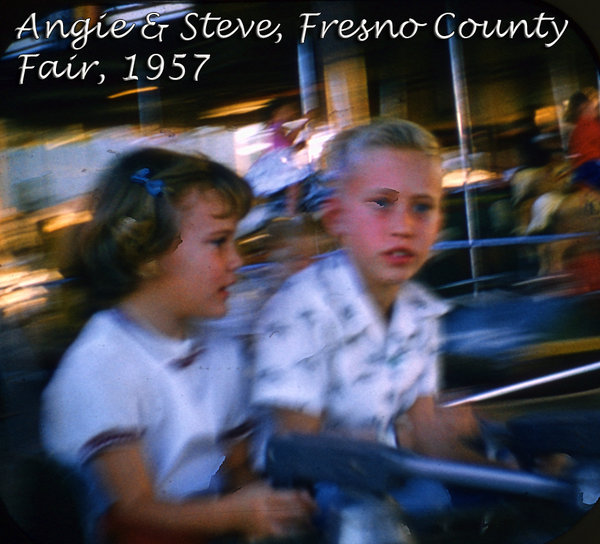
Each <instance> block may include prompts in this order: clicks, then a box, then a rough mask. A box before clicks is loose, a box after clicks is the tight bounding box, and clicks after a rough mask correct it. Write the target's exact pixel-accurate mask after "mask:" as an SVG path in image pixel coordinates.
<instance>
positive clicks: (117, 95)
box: [108, 86, 158, 98]
mask: <svg viewBox="0 0 600 544" xmlns="http://www.w3.org/2000/svg"><path fill="white" fill-rule="evenodd" d="M157 89H158V87H156V86H153V87H140V88H138V89H129V90H128V91H121V92H120V93H115V94H111V95H109V96H108V98H121V97H122V96H128V95H130V94H138V93H147V92H150V91H156V90H157Z"/></svg>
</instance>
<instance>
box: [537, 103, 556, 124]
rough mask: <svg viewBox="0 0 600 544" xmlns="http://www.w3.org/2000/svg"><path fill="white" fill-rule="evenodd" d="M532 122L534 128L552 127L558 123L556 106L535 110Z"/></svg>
mask: <svg viewBox="0 0 600 544" xmlns="http://www.w3.org/2000/svg"><path fill="white" fill-rule="evenodd" d="M534 121H535V124H536V126H538V127H540V126H545V125H553V124H555V123H557V122H558V115H557V112H556V106H546V107H545V108H538V109H537V110H535V117H534Z"/></svg>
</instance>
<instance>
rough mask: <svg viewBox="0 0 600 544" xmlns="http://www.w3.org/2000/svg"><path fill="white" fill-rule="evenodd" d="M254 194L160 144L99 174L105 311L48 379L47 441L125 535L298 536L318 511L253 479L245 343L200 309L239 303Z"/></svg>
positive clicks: (88, 238)
mask: <svg viewBox="0 0 600 544" xmlns="http://www.w3.org/2000/svg"><path fill="white" fill-rule="evenodd" d="M251 196H252V195H251V190H250V189H249V186H248V185H247V183H246V182H245V181H244V180H243V179H241V178H239V177H238V176H237V175H236V174H234V173H233V172H231V171H230V170H228V169H227V168H225V167H224V166H221V165H219V164H217V163H214V162H212V161H210V160H208V159H206V158H200V157H194V156H188V155H183V154H179V153H175V152H172V151H166V150H160V149H152V148H148V149H141V150H138V151H134V152H131V153H129V154H127V155H125V156H123V157H122V158H120V159H118V160H117V162H116V163H115V164H114V166H113V167H112V168H110V169H109V170H108V171H107V172H106V173H105V174H104V176H103V177H102V178H101V180H100V184H99V187H98V190H97V194H96V201H95V205H94V209H93V219H92V221H91V222H90V223H89V224H88V225H87V226H86V229H85V231H84V232H82V233H81V236H80V237H79V240H78V247H77V251H76V253H77V255H78V256H79V268H78V270H79V273H80V274H79V275H80V276H81V277H82V278H83V279H84V280H85V281H86V283H87V284H88V285H89V286H90V288H91V290H92V293H93V295H94V297H95V300H96V301H101V302H103V303H104V304H105V305H106V306H107V309H103V310H99V311H98V312H97V313H95V314H94V315H93V316H92V317H91V319H90V320H89V321H88V323H87V324H86V326H85V327H84V329H83V330H82V332H81V333H80V335H79V337H78V338H77V340H76V341H75V342H74V344H73V345H72V346H71V347H70V348H69V349H68V350H67V352H66V354H65V356H64V358H63V360H62V361H61V364H60V365H59V368H58V369H57V371H56V373H55V375H54V376H53V378H52V380H51V382H50V384H49V385H48V387H47V388H46V390H45V392H44V397H43V414H42V417H43V420H42V421H43V425H42V438H43V441H44V444H45V447H46V448H47V450H48V451H49V452H50V454H51V455H53V456H55V458H57V459H58V460H59V461H61V462H64V463H66V464H68V465H70V466H73V467H77V468H78V469H80V470H81V472H82V475H83V477H84V478H85V480H86V481H87V482H88V483H89V485H90V489H91V491H92V493H91V496H92V497H93V498H94V501H93V502H94V504H93V506H94V508H93V514H94V515H93V516H92V517H93V518H94V519H98V517H99V516H101V519H102V524H98V525H96V527H98V526H102V527H103V528H104V529H103V531H101V532H102V533H104V535H103V536H104V537H106V535H107V534H108V535H109V536H110V537H111V538H113V539H114V540H113V541H116V542H119V543H121V542H126V543H131V542H140V543H141V542H144V543H149V542H161V543H162V542H177V543H182V542H188V541H189V542H195V543H198V542H203V541H206V540H207V539H209V538H211V537H214V536H219V535H242V536H245V537H251V538H257V537H258V538H260V537H264V536H273V535H274V536H279V535H286V534H288V533H290V532H293V531H294V530H296V529H297V528H298V527H299V526H300V525H303V524H304V523H305V521H306V519H307V516H308V514H309V512H310V510H311V508H312V503H311V501H310V499H308V497H306V496H305V495H304V494H302V493H298V492H287V491H286V492H276V491H274V490H272V489H270V488H269V487H268V486H267V485H266V484H262V483H250V481H251V474H250V471H249V470H246V455H245V437H246V436H247V434H248V430H249V422H248V421H247V417H248V413H247V410H246V402H245V401H246V391H245V383H246V382H247V376H245V375H244V368H243V362H242V361H243V357H242V352H241V349H240V346H239V345H238V344H237V342H236V340H235V339H234V338H230V339H224V338H223V336H222V334H221V335H217V334H216V330H215V329H211V327H210V326H209V325H208V322H207V321H204V322H203V321H201V319H198V318H218V317H221V316H223V315H224V314H225V312H226V301H227V297H228V288H229V287H230V286H231V285H232V284H233V283H234V281H235V271H236V268H238V267H239V266H240V264H241V261H240V258H239V256H238V254H237V251H236V246H235V241H234V231H235V227H236V223H237V221H238V220H239V219H240V218H241V217H242V216H243V215H245V213H246V212H247V211H248V208H249V206H250V201H251ZM246 484H249V485H246ZM98 533H99V531H96V536H98Z"/></svg>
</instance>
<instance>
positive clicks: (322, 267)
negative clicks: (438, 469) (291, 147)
mask: <svg viewBox="0 0 600 544" xmlns="http://www.w3.org/2000/svg"><path fill="white" fill-rule="evenodd" d="M446 311H447V306H446V304H445V303H444V302H442V301H441V300H438V299H436V298H435V297H434V296H433V295H432V294H430V293H428V292H427V291H426V290H425V289H424V288H423V287H421V286H419V285H418V284H417V283H414V282H406V283H405V284H403V286H402V288H401V290H400V293H399V295H398V297H397V299H396V301H395V303H394V308H393V314H392V318H391V322H390V323H389V324H386V323H385V322H384V320H383V318H382V316H381V313H380V312H379V311H378V310H377V309H376V307H375V306H374V302H373V301H372V299H371V297H370V296H369V295H368V294H367V293H366V292H365V289H364V287H363V283H362V281H361V279H360V277H359V275H358V273H357V271H356V269H355V267H354V266H353V264H352V262H351V260H350V259H349V257H348V256H347V255H346V253H345V252H343V251H338V252H335V253H333V254H331V255H329V256H327V257H326V258H324V259H322V260H320V261H317V262H316V263H315V264H313V265H311V266H310V267H308V268H306V269H305V270H303V271H301V272H299V273H298V274H296V275H295V276H292V277H291V278H290V279H289V280H288V281H287V282H286V283H285V284H284V285H283V287H282V288H281V289H280V290H279V292H278V293H277V294H275V295H274V296H273V297H272V298H271V299H270V300H269V302H268V303H267V304H266V306H265V308H264V311H263V313H262V315H261V316H260V318H259V320H258V329H257V334H256V346H255V350H256V351H255V357H256V360H255V366H256V368H255V376H254V386H253V391H252V401H253V403H255V404H256V405H258V406H263V407H264V406H266V407H270V408H287V409H291V410H296V411H302V412H305V413H308V414H311V415H318V416H321V417H323V418H324V428H325V430H332V431H341V432H348V433H357V434H360V433H364V434H369V435H375V436H376V437H378V438H379V439H380V440H381V441H383V442H386V443H393V441H394V438H393V422H394V420H395V418H396V417H397V416H398V415H400V414H402V413H403V412H405V411H406V410H408V409H409V408H410V407H411V406H412V404H413V403H414V402H415V400H416V399H417V398H418V397H421V396H429V395H433V394H435V393H436V392H437V390H438V382H439V370H438V355H439V346H440V334H439V328H440V325H439V323H440V320H439V317H440V316H441V315H442V314H443V313H445V312H446Z"/></svg>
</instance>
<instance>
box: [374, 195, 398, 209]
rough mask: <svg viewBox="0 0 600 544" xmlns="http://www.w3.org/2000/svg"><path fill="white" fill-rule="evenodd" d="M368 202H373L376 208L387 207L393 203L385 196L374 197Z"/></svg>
mask: <svg viewBox="0 0 600 544" xmlns="http://www.w3.org/2000/svg"><path fill="white" fill-rule="evenodd" d="M370 202H372V203H373V204H375V205H376V206H377V207H378V208H389V207H390V206H391V205H392V204H393V202H392V201H391V200H390V199H389V198H385V197H381V198H374V199H373V200H371V201H370Z"/></svg>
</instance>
